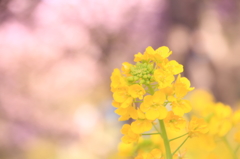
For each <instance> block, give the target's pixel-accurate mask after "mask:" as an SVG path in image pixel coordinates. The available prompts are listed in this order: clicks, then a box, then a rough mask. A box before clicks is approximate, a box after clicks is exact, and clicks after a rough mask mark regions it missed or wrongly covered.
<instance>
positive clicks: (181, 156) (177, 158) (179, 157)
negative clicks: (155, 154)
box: [173, 151, 187, 159]
mask: <svg viewBox="0 0 240 159" xmlns="http://www.w3.org/2000/svg"><path fill="white" fill-rule="evenodd" d="M185 155H186V151H184V152H180V151H179V152H177V153H176V154H174V155H173V159H187V157H186V156H185Z"/></svg>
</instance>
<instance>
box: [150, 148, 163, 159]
mask: <svg viewBox="0 0 240 159" xmlns="http://www.w3.org/2000/svg"><path fill="white" fill-rule="evenodd" d="M146 159H163V154H162V152H161V150H159V149H153V150H152V151H151V152H150V153H148V154H147V156H146Z"/></svg>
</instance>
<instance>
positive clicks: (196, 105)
mask: <svg viewBox="0 0 240 159" xmlns="http://www.w3.org/2000/svg"><path fill="white" fill-rule="evenodd" d="M214 100H215V99H214V97H213V95H212V94H211V93H210V92H208V91H205V90H201V89H198V90H195V91H194V92H192V93H191V95H190V102H191V105H192V108H193V112H194V114H196V115H199V116H202V117H204V118H208V117H210V116H211V114H212V112H213V110H214Z"/></svg>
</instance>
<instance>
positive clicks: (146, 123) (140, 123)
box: [131, 110, 152, 134]
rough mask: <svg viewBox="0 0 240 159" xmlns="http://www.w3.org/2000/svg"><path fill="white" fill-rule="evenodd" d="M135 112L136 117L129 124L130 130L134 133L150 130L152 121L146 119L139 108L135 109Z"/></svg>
mask: <svg viewBox="0 0 240 159" xmlns="http://www.w3.org/2000/svg"><path fill="white" fill-rule="evenodd" d="M137 114H138V119H137V120H135V121H134V122H132V124H131V128H132V131H133V132H134V133H136V134H141V133H143V132H146V131H149V130H151V129H152V121H151V120H147V119H146V117H145V114H144V113H143V112H142V111H141V110H137Z"/></svg>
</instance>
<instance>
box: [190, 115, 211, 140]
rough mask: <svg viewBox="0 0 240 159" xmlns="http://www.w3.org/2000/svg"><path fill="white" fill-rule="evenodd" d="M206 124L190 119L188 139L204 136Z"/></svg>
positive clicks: (206, 130)
mask: <svg viewBox="0 0 240 159" xmlns="http://www.w3.org/2000/svg"><path fill="white" fill-rule="evenodd" d="M208 130H209V129H208V125H207V123H206V122H205V121H204V120H203V119H200V118H197V117H195V116H193V117H192V119H191V121H190V122H189V124H188V133H189V136H190V137H194V136H198V135H201V134H206V133H207V132H208Z"/></svg>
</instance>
